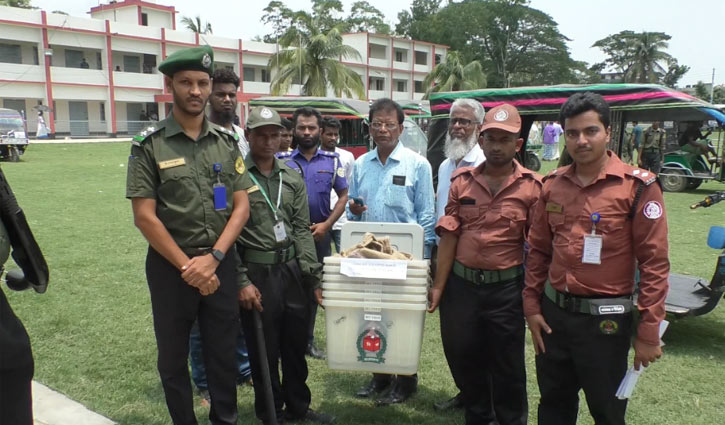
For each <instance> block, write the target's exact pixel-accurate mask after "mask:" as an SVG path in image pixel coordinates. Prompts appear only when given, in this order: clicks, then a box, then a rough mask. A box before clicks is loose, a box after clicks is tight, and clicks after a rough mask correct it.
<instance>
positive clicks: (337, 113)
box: [249, 96, 370, 119]
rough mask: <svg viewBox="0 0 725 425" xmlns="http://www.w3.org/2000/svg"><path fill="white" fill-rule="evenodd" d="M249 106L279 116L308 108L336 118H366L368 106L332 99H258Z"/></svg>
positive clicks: (353, 101)
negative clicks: (270, 109) (266, 110)
mask: <svg viewBox="0 0 725 425" xmlns="http://www.w3.org/2000/svg"><path fill="white" fill-rule="evenodd" d="M249 106H251V107H255V106H267V107H270V108H273V109H274V110H276V111H277V112H279V113H280V114H281V115H289V114H292V113H293V112H294V111H295V109H297V108H301V107H303V106H309V107H312V108H315V109H317V110H318V111H320V113H321V114H322V115H327V116H334V117H337V118H361V119H366V118H367V117H368V111H369V109H370V105H369V104H368V102H367V101H364V100H356V99H338V98H332V97H306V96H300V97H273V96H266V97H259V98H257V99H252V100H250V101H249Z"/></svg>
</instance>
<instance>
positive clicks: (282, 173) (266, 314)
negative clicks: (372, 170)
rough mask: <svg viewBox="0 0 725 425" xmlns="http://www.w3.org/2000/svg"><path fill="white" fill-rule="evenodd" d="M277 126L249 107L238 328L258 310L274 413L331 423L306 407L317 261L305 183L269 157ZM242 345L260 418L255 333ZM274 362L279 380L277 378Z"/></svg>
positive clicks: (318, 292)
mask: <svg viewBox="0 0 725 425" xmlns="http://www.w3.org/2000/svg"><path fill="white" fill-rule="evenodd" d="M283 128H284V126H283V125H282V123H281V120H280V117H279V115H278V114H277V112H275V111H274V110H272V109H270V108H264V107H263V108H256V109H253V110H252V111H250V113H249V118H248V119H247V127H246V130H245V132H246V136H247V140H248V141H249V148H250V153H249V155H248V156H247V158H246V160H245V165H246V167H247V169H248V170H249V177H250V179H251V180H252V182H253V183H254V186H252V187H251V188H250V189H249V190H248V191H247V193H248V194H249V203H250V206H251V207H250V209H251V211H252V213H251V216H250V219H249V223H247V226H246V227H245V228H244V230H243V231H242V234H241V235H240V237H239V240H238V243H237V250H238V252H239V256H240V257H241V259H242V264H243V265H242V267H241V269H242V273H241V275H242V279H243V283H242V285H243V289H242V290H241V292H240V294H239V300H240V302H241V304H242V313H241V314H242V326H243V327H244V334H245V335H248V336H251V335H254V332H255V330H254V320H253V319H254V318H253V314H254V312H253V311H252V309H253V308H255V309H257V310H258V311H260V312H261V317H262V325H263V328H264V339H265V345H266V347H267V359H266V361H267V362H268V363H269V372H270V376H271V381H272V394H273V396H274V404H275V409H276V415H277V419H278V420H284V419H286V420H288V421H290V420H291V421H294V420H307V421H313V422H318V423H333V422H334V419H335V418H334V417H332V416H329V415H326V414H324V413H319V412H315V411H313V410H311V409H310V408H309V405H310V399H311V394H310V389H309V387H307V384H306V383H305V381H306V380H307V362H306V360H305V349H306V347H307V325H308V320H309V316H310V313H311V308H310V300H311V299H312V297H314V299H316V301H317V302H318V303H322V289H321V287H320V278H321V271H322V266H321V265H320V264H319V263H318V262H317V254H316V251H315V243H314V241H313V240H312V234H311V233H310V230H309V229H310V215H309V208H308V205H307V190H306V188H305V182H304V180H302V177H301V176H300V175H299V173H297V171H295V170H293V169H291V168H289V167H288V166H286V165H285V164H284V163H282V162H281V161H279V160H277V159H276V158H275V156H274V154H275V153H276V152H277V151H278V150H279V144H280V139H281V137H280V132H281V131H282V130H283ZM247 344H248V345H249V358H250V361H251V364H252V381H253V382H254V393H255V402H254V408H255V412H256V414H257V417H258V418H259V419H261V420H262V422H265V423H267V422H269V421H270V419H271V418H268V417H267V412H266V410H265V400H264V396H265V392H264V387H263V380H262V376H261V362H262V361H264V360H263V359H260V358H259V354H258V353H259V351H258V349H259V347H258V346H257V340H256V339H255V338H251V337H250V338H248V339H247ZM280 360H281V361H282V375H283V376H284V378H283V379H284V385H282V384H281V383H280V376H279V362H280ZM212 399H213V396H212ZM283 407H284V408H285V412H284V415H283V413H282V408H283ZM283 418H284V419H283Z"/></svg>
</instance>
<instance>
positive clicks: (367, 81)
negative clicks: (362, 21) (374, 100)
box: [365, 32, 370, 100]
mask: <svg viewBox="0 0 725 425" xmlns="http://www.w3.org/2000/svg"><path fill="white" fill-rule="evenodd" d="M365 35H366V36H367V40H366V41H365V45H366V47H367V49H368V54H367V56H366V57H365V61H366V62H367V64H366V65H367V66H366V67H365V87H367V90H366V91H365V97H366V98H367V99H368V100H370V33H367V32H366V33H365Z"/></svg>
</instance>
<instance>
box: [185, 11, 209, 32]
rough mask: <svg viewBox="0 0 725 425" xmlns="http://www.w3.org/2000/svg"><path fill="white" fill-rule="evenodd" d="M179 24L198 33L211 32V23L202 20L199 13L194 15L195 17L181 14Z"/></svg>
mask: <svg viewBox="0 0 725 425" xmlns="http://www.w3.org/2000/svg"><path fill="white" fill-rule="evenodd" d="M181 24H182V25H184V26H185V27H186V29H188V30H189V31H191V32H196V33H199V34H212V29H211V23H210V22H208V21H207V22H202V21H201V17H199V15H196V17H195V18H190V17H188V16H182V17H181Z"/></svg>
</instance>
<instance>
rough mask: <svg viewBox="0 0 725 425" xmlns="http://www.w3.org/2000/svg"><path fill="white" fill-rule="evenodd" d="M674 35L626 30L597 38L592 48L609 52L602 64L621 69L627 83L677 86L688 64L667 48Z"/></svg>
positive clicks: (605, 52) (687, 68)
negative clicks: (679, 62) (668, 51)
mask: <svg viewBox="0 0 725 425" xmlns="http://www.w3.org/2000/svg"><path fill="white" fill-rule="evenodd" d="M671 38H672V37H670V36H669V35H667V34H665V33H664V32H648V31H645V32H640V33H637V32H634V31H629V30H627V31H621V32H618V33H617V34H612V35H609V36H607V37H605V38H603V39H601V40H598V41H597V42H596V43H594V44H593V45H592V47H598V48H600V49H601V50H602V52H604V54H606V55H607V59H606V60H605V61H604V62H603V63H604V64H605V65H606V66H609V67H611V68H614V69H617V70H619V71H620V72H622V73H623V74H624V81H625V82H628V83H664V84H666V85H669V86H674V85H675V84H676V83H677V81H678V80H679V79H680V78H681V77H682V75H684V74H685V73H686V72H687V71H688V70H689V67H687V66H685V65H679V64H678V63H677V60H676V59H675V58H673V57H672V56H671V55H670V54H669V53H667V52H665V51H664V50H665V49H667V47H668V46H669V44H668V43H667V41H668V40H670V39H671ZM665 66H667V67H668V68H665Z"/></svg>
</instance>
